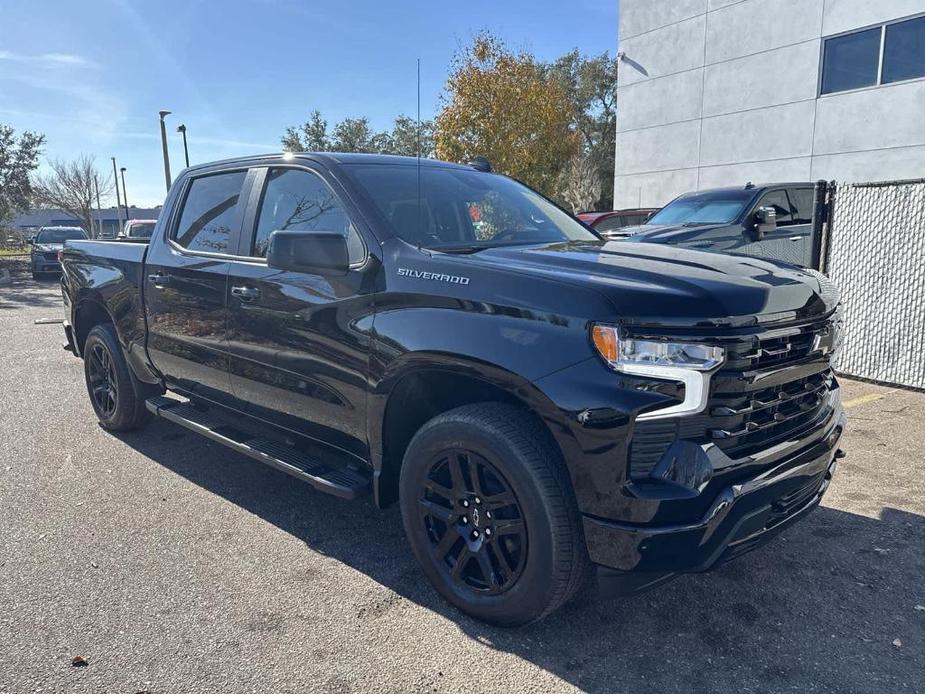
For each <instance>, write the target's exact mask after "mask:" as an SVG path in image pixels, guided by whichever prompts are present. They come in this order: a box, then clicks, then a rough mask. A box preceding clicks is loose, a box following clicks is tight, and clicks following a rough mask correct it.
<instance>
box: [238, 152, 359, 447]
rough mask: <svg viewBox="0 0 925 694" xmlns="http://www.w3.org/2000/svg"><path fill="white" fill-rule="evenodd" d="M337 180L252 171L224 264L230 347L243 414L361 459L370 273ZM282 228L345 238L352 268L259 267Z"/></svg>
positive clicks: (301, 170) (301, 172) (305, 172)
mask: <svg viewBox="0 0 925 694" xmlns="http://www.w3.org/2000/svg"><path fill="white" fill-rule="evenodd" d="M336 185H337V184H336V181H335V180H333V179H332V178H327V179H326V178H324V177H323V175H322V172H321V171H316V170H313V169H311V168H306V167H304V166H280V167H273V168H261V169H257V170H255V175H254V179H253V187H252V191H251V194H250V201H249V204H248V213H247V216H246V221H245V228H246V229H247V230H248V233H246V234H245V235H244V236H243V237H242V240H241V245H240V246H239V249H238V255H239V256H240V257H239V258H236V259H234V260H232V261H231V263H230V270H229V281H228V288H227V296H226V302H227V304H228V307H229V310H228V351H229V354H230V355H231V363H230V369H231V378H232V386H233V388H234V393H235V395H236V396H237V398H238V399H239V400H241V401H244V402H246V403H247V405H246V407H247V410H248V412H249V413H250V414H253V415H255V416H257V417H259V418H261V419H264V420H266V421H269V422H271V423H273V424H275V425H277V426H282V427H284V428H286V429H289V430H291V431H294V432H296V433H298V434H301V435H306V436H310V437H312V438H315V439H319V440H321V441H324V442H326V443H329V444H333V445H335V446H337V447H339V448H341V449H343V450H346V451H348V452H350V453H353V454H355V455H359V456H365V455H366V454H367V445H366V441H367V438H366V383H367V381H366V378H367V366H368V355H369V338H368V334H369V330H370V329H371V324H372V315H373V303H372V298H373V291H372V285H371V282H372V280H373V277H372V276H371V273H368V272H364V269H363V267H362V266H363V265H364V262H365V259H366V258H367V254H366V246H365V244H364V243H363V241H362V240H361V238H360V235H359V234H358V232H357V229H356V227H355V226H354V223H353V221H352V220H351V213H350V212H348V207H347V205H346V204H345V193H344V191H342V190H341V189H340V188H339V187H338V188H335V187H336ZM285 229H290V230H302V231H309V230H312V231H326V232H336V233H340V234H343V235H345V236H346V237H347V239H348V247H349V249H350V258H351V263H352V266H354V267H355V268H356V269H354V270H351V271H350V272H348V273H347V274H346V275H344V276H339V277H331V276H324V275H321V274H312V273H305V272H289V271H282V270H278V269H274V268H270V267H267V264H266V254H267V244H268V241H269V238H270V234H271V233H272V232H273V231H276V230H285ZM244 256H247V258H246V259H245V258H244Z"/></svg>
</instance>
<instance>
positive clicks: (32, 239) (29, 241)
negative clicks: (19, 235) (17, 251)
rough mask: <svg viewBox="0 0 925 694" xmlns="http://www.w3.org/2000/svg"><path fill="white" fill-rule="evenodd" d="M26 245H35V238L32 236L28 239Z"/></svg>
mask: <svg viewBox="0 0 925 694" xmlns="http://www.w3.org/2000/svg"><path fill="white" fill-rule="evenodd" d="M26 243H28V244H29V245H30V246H31V245H33V244H34V243H35V237H34V236H30V237H29V238H27V239H26Z"/></svg>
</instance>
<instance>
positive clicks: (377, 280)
mask: <svg viewBox="0 0 925 694" xmlns="http://www.w3.org/2000/svg"><path fill="white" fill-rule="evenodd" d="M487 168H488V167H487V166H485V163H484V162H480V163H479V166H478V167H477V168H476V167H470V166H465V165H457V164H449V163H445V162H438V161H430V160H417V159H413V158H405V157H393V156H385V155H363V154H334V153H323V154H312V153H301V154H284V155H273V156H259V157H250V158H242V159H233V160H229V161H223V162H218V163H213V164H208V165H203V166H196V167H192V168H189V169H186V170H185V171H184V172H183V173H182V174H181V175H180V177H179V178H178V179H177V180H176V181H175V182H174V184H173V186H172V187H171V189H170V191H169V193H168V196H167V200H166V203H165V206H164V208H163V211H162V213H161V216H160V218H159V219H158V221H157V225H156V227H155V229H154V233H153V235H152V237H151V240H150V243H149V244H146V245H142V244H131V243H118V242H101V241H75V242H69V243H68V244H67V245H66V247H65V250H64V254H63V257H64V259H63V269H64V272H63V278H62V289H63V293H64V299H65V305H66V321H65V325H64V328H65V334H66V337H67V346H68V348H69V349H70V350H72V351H73V352H74V353H75V354H76V355H78V356H81V357H82V358H83V360H84V372H85V377H86V383H87V392H88V394H89V397H90V401H91V403H92V405H93V408H94V410H95V413H96V416H97V417H98V419H99V422H100V424H101V425H102V426H103V427H104V428H106V429H109V430H112V431H119V430H123V429H130V428H135V427H139V426H141V425H143V424H144V423H145V422H146V420H147V419H148V418H149V417H150V416H157V417H161V418H164V419H166V420H168V421H170V422H173V423H175V424H176V425H178V426H182V427H186V428H187V429H190V430H191V431H194V432H196V433H198V434H201V435H203V436H206V437H208V438H210V439H212V440H213V441H217V442H219V443H221V444H223V445H224V446H227V447H228V448H230V449H233V450H235V451H238V452H239V453H241V454H243V455H246V456H249V457H251V458H254V459H255V460H257V461H260V462H263V463H266V464H268V465H271V466H273V467H275V468H277V469H279V470H282V471H283V472H285V473H288V474H290V475H292V476H294V477H296V478H298V479H300V480H303V481H304V482H306V483H308V484H310V485H313V486H314V487H316V488H317V489H318V490H320V491H322V492H326V493H329V494H334V495H336V496H339V497H343V498H345V499H352V498H356V497H360V496H363V495H366V494H371V495H372V496H373V499H374V501H375V503H376V504H377V505H379V506H381V507H384V506H387V505H389V504H392V503H393V502H398V504H399V505H400V509H401V515H402V520H403V524H404V527H405V531H406V535H407V538H408V542H409V544H410V547H411V550H412V552H413V553H414V556H415V557H416V559H417V561H418V563H419V565H420V567H421V570H422V572H423V573H424V575H425V576H426V577H427V578H428V579H429V580H430V581H431V582H432V583H433V584H434V586H435V587H436V588H437V590H438V591H439V592H440V593H441V594H442V595H443V596H444V597H445V598H446V599H447V600H449V601H450V602H451V603H452V604H454V605H456V606H457V607H458V608H459V609H461V610H463V611H464V612H466V613H468V614H471V615H473V616H475V617H477V618H480V619H483V620H487V621H489V622H492V623H495V624H501V625H518V624H524V623H527V622H530V621H532V620H536V619H539V618H541V617H543V616H544V615H547V614H549V613H550V612H551V611H553V610H555V609H556V608H558V607H559V606H561V605H562V604H564V603H565V602H566V601H567V600H569V598H571V597H572V596H573V595H574V594H575V593H576V592H577V591H578V590H579V589H580V588H581V587H582V586H583V585H584V584H585V583H586V581H587V580H588V579H589V577H591V576H592V575H594V574H595V573H596V574H597V575H598V576H599V577H600V578H602V579H606V580H607V581H613V582H614V583H618V584H620V585H621V586H622V587H625V588H627V589H629V588H632V589H642V588H646V587H651V586H654V585H656V584H658V583H660V582H662V581H665V580H667V579H669V578H671V577H673V576H676V575H678V574H680V573H683V572H691V571H703V570H706V569H709V568H712V567H714V566H717V565H719V564H720V563H722V562H724V561H726V560H727V559H729V558H731V557H734V556H736V555H739V554H741V553H742V552H745V551H747V550H750V549H752V548H754V547H756V546H758V545H760V544H762V543H763V542H764V541H765V540H766V539H768V538H769V537H771V536H773V535H774V534H775V533H777V532H778V531H780V530H781V529H783V528H784V527H786V526H787V525H788V524H790V523H792V522H794V521H796V520H798V519H800V518H802V517H803V516H805V514H806V513H807V512H809V511H810V510H812V509H813V508H814V507H815V506H816V505H817V504H818V503H819V500H820V499H821V497H822V495H823V494H824V493H825V491H826V488H827V486H828V485H829V481H830V480H831V478H832V475H833V473H834V471H835V468H836V459H837V458H838V457H840V456H841V455H842V452H841V451H840V449H839V441H840V438H841V435H842V431H843V429H844V426H845V416H844V413H843V410H842V407H841V404H840V395H839V386H838V380H837V379H836V376H835V374H834V373H833V371H832V365H831V360H832V358H833V355H834V354H835V352H836V350H837V348H838V344H839V342H840V334H841V320H840V317H839V309H838V304H839V293H838V291H837V289H836V288H835V287H834V286H833V285H832V284H831V283H830V282H829V281H828V280H827V279H826V278H825V277H824V276H822V275H821V274H818V273H815V272H812V271H803V270H800V269H798V268H796V267H792V266H786V265H782V264H778V263H774V262H768V261H764V260H760V259H756V258H743V257H735V256H729V255H723V254H718V253H705V252H698V251H694V250H687V249H682V248H676V247H672V246H666V245H658V244H645V243H625V242H613V241H607V240H605V239H602V238H601V237H600V236H598V235H597V234H596V233H595V232H593V231H592V230H590V229H589V228H588V227H586V226H584V225H583V224H581V223H580V222H578V221H576V220H575V219H574V218H573V217H571V216H570V215H569V214H567V213H566V212H564V211H563V210H561V209H560V208H559V207H557V206H556V205H554V204H553V203H551V202H550V201H549V200H547V199H545V198H544V197H543V196H541V195H539V194H538V193H536V192H534V191H533V190H531V189H529V188H527V187H526V186H524V185H522V184H521V183H518V182H516V181H514V180H512V179H510V178H507V177H505V176H501V175H498V174H495V173H492V172H490V171H489V170H486V169H487ZM332 523H336V521H334V520H332ZM370 541H373V540H372V539H371V540H370ZM807 551H809V548H807Z"/></svg>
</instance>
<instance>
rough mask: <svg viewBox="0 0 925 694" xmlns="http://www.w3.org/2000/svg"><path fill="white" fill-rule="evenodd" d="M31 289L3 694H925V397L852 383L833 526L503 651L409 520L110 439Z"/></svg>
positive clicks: (52, 291)
mask: <svg viewBox="0 0 925 694" xmlns="http://www.w3.org/2000/svg"><path fill="white" fill-rule="evenodd" d="M0 262H4V261H3V260H2V259H0ZM13 269H14V273H13V281H12V283H11V284H8V285H7V286H0V360H2V361H0V538H2V541H0V586H2V590H0V693H2V694H22V693H25V692H37V691H41V692H69V693H71V692H73V693H78V692H126V693H128V694H132V693H135V692H150V693H152V694H162V693H167V692H222V693H225V692H417V691H421V692H423V691H437V692H472V693H479V692H489V691H498V692H501V691H536V692H548V691H569V690H583V691H591V692H624V691H625V692H710V691H717V690H725V691H736V692H765V691H767V692H781V691H797V692H810V691H812V692H815V691H831V692H885V691H893V692H925V461H923V455H922V451H923V450H925V426H923V422H925V394H921V393H913V392H908V391H903V390H896V389H890V388H884V387H880V386H874V385H869V384H864V383H858V382H851V381H843V384H842V385H843V388H844V393H843V399H844V400H845V401H846V404H847V405H848V407H849V415H850V430H849V433H848V434H847V437H846V441H845V444H844V447H845V449H846V450H847V451H848V454H849V455H848V457H847V458H846V459H845V460H843V461H842V466H841V468H840V471H839V474H838V475H837V476H836V479H835V481H834V483H833V484H832V486H831V488H830V491H829V493H828V495H827V496H826V498H825V500H824V503H823V507H822V508H820V509H818V510H817V511H815V512H814V513H813V514H811V515H810V517H809V518H808V519H807V520H806V521H804V522H803V523H801V524H798V525H797V526H795V527H793V528H791V529H790V530H789V531H788V532H786V533H784V534H783V535H782V536H781V537H779V538H777V539H776V540H774V541H773V542H772V543H771V544H769V545H768V546H766V547H764V548H762V549H760V550H758V551H756V552H753V553H751V554H749V555H747V556H745V557H743V558H741V559H739V560H737V561H735V562H732V563H730V564H727V565H726V566H724V567H723V568H721V569H719V570H718V571H716V572H713V573H710V574H704V575H696V576H686V577H683V578H681V579H679V580H677V581H675V582H673V583H671V584H668V585H667V586H664V587H662V588H661V589H658V590H656V591H654V592H650V593H648V594H645V595H642V596H638V597H633V598H624V599H616V600H614V599H612V600H606V601H603V600H593V599H590V598H585V599H584V600H582V601H579V603H578V604H575V605H572V606H569V607H567V608H566V609H564V610H562V611H560V612H559V613H557V614H555V615H553V616H552V617H550V618H548V619H546V620H545V621H543V622H541V623H539V624H537V625H533V626H530V627H527V628H522V629H516V630H499V629H495V628H492V627H487V626H485V625H483V624H481V623H479V622H475V621H473V620H471V619H468V618H466V617H464V616H462V615H461V614H459V613H458V612H456V611H455V610H454V609H452V608H450V607H448V606H447V605H446V604H445V603H444V602H443V601H442V600H441V599H440V598H439V596H438V595H437V594H436V593H435V591H434V590H432V589H431V588H430V586H429V584H427V583H426V581H425V580H424V579H423V577H422V576H421V574H420V573H419V572H418V571H417V569H416V567H415V565H414V562H413V560H412V558H411V555H410V552H409V551H407V549H406V546H405V540H404V537H403V532H402V529H401V522H400V518H399V514H398V511H397V509H396V508H392V509H389V510H387V511H385V512H381V511H379V510H377V509H376V508H375V507H374V506H373V505H372V503H371V502H370V501H369V500H364V501H359V502H353V503H348V502H343V501H339V500H337V499H335V498H333V497H329V496H325V495H323V494H320V493H317V492H315V491H314V490H312V489H311V488H309V487H308V486H306V485H302V484H301V483H298V482H295V481H293V480H291V479H290V478H289V477H287V476H285V475H283V474H282V473H279V472H277V471H275V470H273V469H270V468H267V467H264V466H261V465H259V464H257V463H254V462H252V461H250V460H248V459H246V458H244V457H242V456H239V455H237V454H234V453H231V452H229V451H227V450H226V449H223V448H222V447H220V446H218V445H216V444H212V443H210V442H208V441H206V440H204V439H200V438H198V437H196V436H195V435H193V434H190V433H187V432H185V431H184V430H183V429H181V428H179V427H177V426H174V425H170V424H168V423H164V422H155V423H153V424H152V425H150V426H149V427H148V428H147V429H145V430H143V431H140V432H133V433H130V434H124V435H119V436H114V435H111V434H108V433H106V432H104V431H103V430H102V429H100V428H99V427H98V426H97V424H96V422H95V419H94V416H93V413H92V410H91V408H90V405H89V403H88V401H87V396H86V392H85V390H84V385H83V372H82V363H81V362H80V361H79V360H77V359H75V358H74V357H73V356H71V355H70V354H68V353H67V352H64V351H63V350H62V349H61V347H60V343H61V337H62V334H61V327H60V325H55V324H35V321H36V320H40V319H46V318H51V319H55V318H60V317H61V316H62V308H61V301H60V296H59V291H58V285H57V281H56V280H49V281H46V282H39V283H35V282H33V281H32V280H31V278H27V276H26V274H25V273H24V266H22V265H15V266H14V268H13ZM75 656H81V657H82V658H83V659H85V661H86V663H87V665H86V666H85V667H74V666H73V665H72V659H73V658H74V657H75Z"/></svg>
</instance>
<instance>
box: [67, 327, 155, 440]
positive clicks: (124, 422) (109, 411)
mask: <svg viewBox="0 0 925 694" xmlns="http://www.w3.org/2000/svg"><path fill="white" fill-rule="evenodd" d="M83 357H84V375H85V377H86V381H87V393H88V394H89V396H90V404H92V405H93V410H94V412H96V416H97V418H98V419H99V420H100V425H101V426H102V427H103V428H104V429H109V430H110V431H125V430H128V429H136V428H138V427H140V426H141V425H143V424H144V423H145V422H146V421H147V419H148V411H147V409H146V408H145V402H144V398H145V396H146V395H147V394H148V391H149V390H152V387H151V386H147V385H146V384H143V383H141V382H139V381H138V380H137V379H136V378H135V377H134V376H133V375H132V373H131V372H130V371H129V368H128V364H126V363H125V356H124V355H123V353H122V347H121V346H120V345H119V340H118V338H117V337H116V331H115V329H114V328H113V326H112V324H111V323H104V324H102V325H97V326H96V327H94V328H93V329H92V330H91V331H90V334H89V335H87V340H86V342H85V343H84V348H83Z"/></svg>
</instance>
